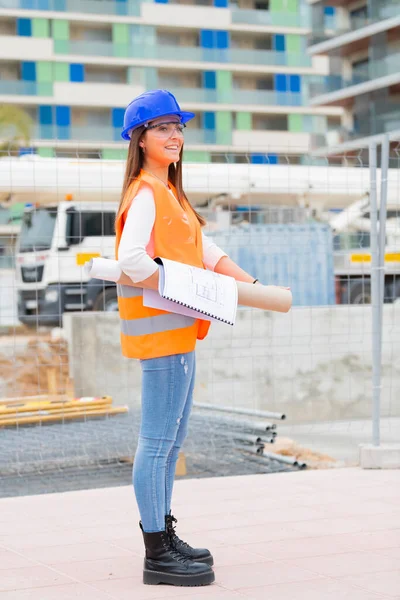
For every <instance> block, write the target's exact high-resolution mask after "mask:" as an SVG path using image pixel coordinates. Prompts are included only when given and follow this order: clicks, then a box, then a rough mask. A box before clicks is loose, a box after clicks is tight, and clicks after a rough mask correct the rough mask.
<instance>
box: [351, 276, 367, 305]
mask: <svg viewBox="0 0 400 600" xmlns="http://www.w3.org/2000/svg"><path fill="white" fill-rule="evenodd" d="M350 304H371V284H370V282H369V281H368V282H367V281H365V282H362V281H359V282H358V283H355V284H354V285H350Z"/></svg>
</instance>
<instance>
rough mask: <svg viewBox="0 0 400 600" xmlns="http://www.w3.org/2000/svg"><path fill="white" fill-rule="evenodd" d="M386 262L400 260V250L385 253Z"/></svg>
mask: <svg viewBox="0 0 400 600" xmlns="http://www.w3.org/2000/svg"><path fill="white" fill-rule="evenodd" d="M385 262H400V252H391V253H390V254H385Z"/></svg>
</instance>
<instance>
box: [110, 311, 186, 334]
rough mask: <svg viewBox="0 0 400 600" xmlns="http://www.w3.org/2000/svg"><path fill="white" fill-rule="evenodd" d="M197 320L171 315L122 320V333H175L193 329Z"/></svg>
mask: <svg viewBox="0 0 400 600" xmlns="http://www.w3.org/2000/svg"><path fill="white" fill-rule="evenodd" d="M195 321H196V319H193V317H187V316H185V315H178V314H175V313H169V314H167V315H164V314H163V315H157V316H155V317H144V318H142V319H140V318H139V319H130V320H125V319H121V332H122V333H123V334H124V335H133V336H136V335H148V334H151V333H161V332H162V331H173V330H175V329H183V328H185V327H191V326H192V325H193V324H194V323H195Z"/></svg>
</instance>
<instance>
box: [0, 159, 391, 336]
mask: <svg viewBox="0 0 400 600" xmlns="http://www.w3.org/2000/svg"><path fill="white" fill-rule="evenodd" d="M123 169H124V164H123V162H122V161H101V160H97V161H96V160H70V159H44V158H39V157H34V156H30V157H29V156H27V157H21V158H7V159H0V201H2V200H3V202H4V201H6V202H8V203H10V202H14V201H15V202H21V201H24V202H26V209H25V214H24V218H23V223H22V227H21V231H20V235H19V240H18V245H17V249H16V250H17V251H16V285H17V290H18V318H19V320H20V321H21V322H23V323H27V324H32V325H41V324H48V325H54V324H60V322H61V318H62V314H63V313H64V312H68V311H77V310H78V311H79V310H93V309H99V308H101V309H103V310H104V309H105V310H115V309H116V298H115V291H107V290H108V289H109V288H108V286H106V285H105V284H103V283H102V282H100V284H99V282H97V283H96V282H94V283H93V282H91V283H90V284H89V287H88V278H87V275H86V274H85V271H84V269H82V265H83V264H84V263H85V262H86V261H87V260H89V259H90V258H92V257H95V256H103V257H114V244H115V238H114V227H113V223H114V217H115V212H116V209H117V206H118V200H119V195H120V190H121V187H122V179H123ZM379 176H380V173H379V171H378V186H379ZM369 187H370V181H369V172H368V169H361V168H346V169H344V168H341V167H331V166H325V167H321V166H312V167H305V166H300V165H271V166H268V165H250V164H187V165H185V166H184V188H185V190H186V192H187V194H188V196H189V197H190V199H191V201H192V203H193V204H194V205H195V206H196V208H197V209H198V210H199V211H200V212H203V214H205V216H206V217H207V218H208V219H209V222H210V229H211V230H212V229H213V230H218V229H223V228H225V229H226V228H229V227H230V228H232V230H234V227H235V225H234V222H235V221H234V220H233V219H232V215H233V214H234V215H235V214H236V216H237V214H238V213H237V212H235V208H237V207H238V206H239V207H244V208H246V207H247V210H248V213H252V214H257V219H258V222H263V219H264V222H265V219H268V215H270V214H271V212H270V211H271V207H274V210H275V209H280V210H281V214H283V213H282V211H284V210H291V211H292V212H293V210H295V209H296V210H298V211H300V213H299V214H301V215H302V218H303V220H313V219H314V220H325V221H328V222H329V223H330V224H331V227H332V230H333V234H334V236H335V237H334V242H335V244H336V246H335V248H334V264H335V270H334V271H335V277H336V280H337V287H336V290H337V295H336V301H337V302H338V303H341V302H350V303H355V304H359V303H365V302H368V301H369V299H370V286H369V278H370V251H369V237H368V236H369V231H370V219H369ZM398 196H399V182H398V175H397V172H396V171H395V170H394V169H393V170H389V175H388V208H389V212H388V217H389V218H388V225H387V232H388V235H387V238H388V239H387V252H386V255H387V256H386V259H387V262H386V274H385V297H386V298H387V299H389V300H391V301H393V300H395V299H396V298H398V297H400V285H399V280H400V277H399V275H400V243H399V242H400V235H398V234H399V233H400V220H399V215H400V212H399V198H398ZM60 198H62V200H61V201H60V200H59V199H60ZM333 210H336V211H337V210H340V211H341V212H339V213H338V214H337V212H332V211H333ZM351 236H353V239H352V240H351ZM349 239H350V242H351V243H344V244H343V240H347V242H348V241H349ZM354 239H355V240H356V241H355V242H354ZM96 292H97V293H96Z"/></svg>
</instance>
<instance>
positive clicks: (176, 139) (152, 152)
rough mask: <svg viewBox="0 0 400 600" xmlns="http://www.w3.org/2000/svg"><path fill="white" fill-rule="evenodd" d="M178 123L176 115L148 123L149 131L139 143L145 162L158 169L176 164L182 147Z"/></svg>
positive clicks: (181, 136)
mask: <svg viewBox="0 0 400 600" xmlns="http://www.w3.org/2000/svg"><path fill="white" fill-rule="evenodd" d="M180 122H181V121H180V119H179V117H178V116H177V115H166V116H164V117H159V118H158V119H154V121H151V123H149V129H148V130H147V131H146V132H145V134H144V135H143V137H142V139H141V140H140V142H139V144H140V146H141V147H142V149H143V151H144V158H145V160H146V161H151V162H154V163H157V164H158V165H159V166H160V167H161V166H163V167H168V166H169V165H170V164H172V163H176V162H178V160H179V156H180V152H181V150H182V146H183V135H182V134H180V133H179V124H180ZM175 123H176V126H175Z"/></svg>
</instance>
